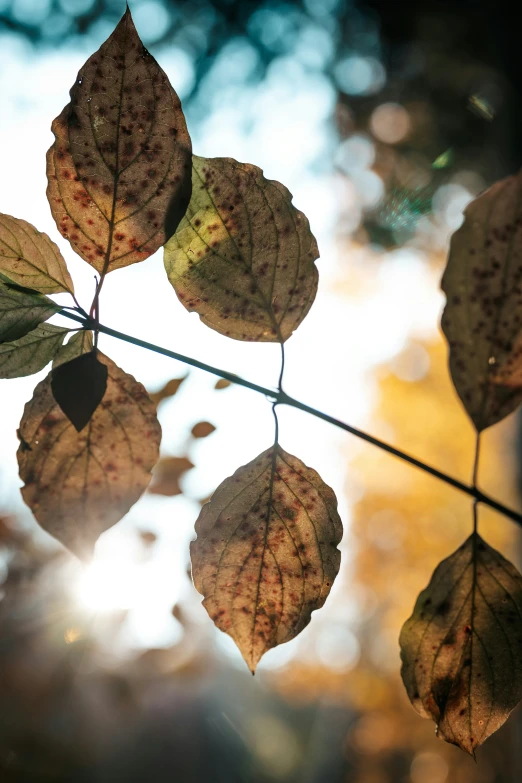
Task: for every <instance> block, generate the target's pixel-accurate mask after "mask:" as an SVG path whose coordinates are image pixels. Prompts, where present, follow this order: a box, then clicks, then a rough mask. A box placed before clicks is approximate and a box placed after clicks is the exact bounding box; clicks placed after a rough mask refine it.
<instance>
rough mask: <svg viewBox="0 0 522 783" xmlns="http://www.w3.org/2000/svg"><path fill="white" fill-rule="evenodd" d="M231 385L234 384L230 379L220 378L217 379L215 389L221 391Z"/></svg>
mask: <svg viewBox="0 0 522 783" xmlns="http://www.w3.org/2000/svg"><path fill="white" fill-rule="evenodd" d="M229 386H232V384H231V383H230V381H227V380H225V378H220V379H219V381H216V385H215V386H214V389H217V390H218V391H219V390H220V389H228V387H229Z"/></svg>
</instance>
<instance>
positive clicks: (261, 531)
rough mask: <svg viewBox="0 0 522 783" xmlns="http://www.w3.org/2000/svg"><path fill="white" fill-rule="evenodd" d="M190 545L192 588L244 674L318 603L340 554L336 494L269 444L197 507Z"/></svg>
mask: <svg viewBox="0 0 522 783" xmlns="http://www.w3.org/2000/svg"><path fill="white" fill-rule="evenodd" d="M196 533H197V539H196V540H195V541H193V542H192V543H191V545H190V552H191V559H192V575H193V579H194V584H195V586H196V588H197V590H199V592H200V593H201V594H202V595H203V596H204V601H203V605H204V606H205V608H206V610H207V612H208V614H209V616H210V617H211V619H212V620H213V621H214V623H215V624H216V626H217V627H218V628H219V629H220V630H222V631H225V632H226V633H228V634H229V635H230V636H231V637H232V638H233V639H234V641H235V642H236V644H237V646H238V647H239V649H240V651H241V654H242V655H243V658H244V659H245V661H246V663H247V665H248V667H249V669H250V670H251V671H252V673H253V672H254V671H255V669H256V666H257V664H258V662H259V660H260V658H261V656H262V655H264V653H265V652H267V650H270V649H271V648H272V647H276V646H277V645H278V644H282V643H283V642H287V641H289V640H290V639H293V638H294V637H295V636H297V634H298V633H300V632H301V631H302V630H303V628H304V627H305V626H306V625H308V623H309V622H310V619H311V613H312V612H313V611H314V609H319V608H320V607H321V606H322V605H323V604H324V602H325V600H326V598H327V596H328V594H329V592H330V588H331V586H332V584H333V581H334V579H335V577H336V576H337V572H338V571H339V564H340V559H341V554H340V552H339V550H338V549H337V544H338V543H339V541H340V540H341V536H342V523H341V520H340V518H339V514H338V513H337V500H336V497H335V494H334V492H333V490H332V489H330V487H328V486H327V485H326V484H325V483H324V481H323V480H322V479H321V477H320V476H319V474H318V473H316V471H315V470H312V469H311V468H308V467H307V466H306V465H304V463H303V462H301V460H299V459H297V457H293V456H292V455H290V454H287V453H286V452H285V451H283V449H282V448H281V447H280V446H278V447H277V450H276V453H275V454H274V451H273V449H272V448H270V449H268V450H267V451H265V452H263V453H262V454H260V455H259V457H257V458H256V459H255V460H253V461H252V462H249V463H248V465H244V466H243V467H241V468H239V469H238V470H237V471H236V472H235V473H234V475H233V476H231V477H230V478H227V479H225V481H223V483H222V484H220V486H219V487H218V488H217V489H216V491H215V492H214V494H213V495H212V499H211V500H210V503H207V505H206V506H204V507H203V508H202V509H201V512H200V515H199V518H198V521H197V522H196Z"/></svg>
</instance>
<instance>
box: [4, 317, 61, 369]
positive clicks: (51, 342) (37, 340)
mask: <svg viewBox="0 0 522 783" xmlns="http://www.w3.org/2000/svg"><path fill="white" fill-rule="evenodd" d="M66 334H67V329H63V328H62V327H61V326H53V324H40V325H39V326H37V327H36V329H33V331H32V332H29V334H26V335H25V336H24V337H20V338H19V339H18V340H13V342H10V343H0V378H21V377H22V376H24V375H32V374H33V373H35V372H39V371H40V370H42V369H43V368H44V367H45V365H46V364H48V363H49V362H50V361H51V360H52V359H53V357H54V356H56V354H57V353H58V351H59V350H60V347H61V345H62V343H63V341H64V338H65V336H66Z"/></svg>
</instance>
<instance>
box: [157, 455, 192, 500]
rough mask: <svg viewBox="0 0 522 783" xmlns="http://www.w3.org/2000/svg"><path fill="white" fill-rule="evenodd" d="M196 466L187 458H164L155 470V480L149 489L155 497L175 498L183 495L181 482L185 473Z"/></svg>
mask: <svg viewBox="0 0 522 783" xmlns="http://www.w3.org/2000/svg"><path fill="white" fill-rule="evenodd" d="M193 467H194V465H193V464H192V462H191V461H190V460H189V459H188V458H187V457H162V459H160V461H159V462H158V464H157V465H156V468H155V470H154V478H153V481H152V484H151V486H150V488H149V492H151V493H152V494H153V495H165V496H166V497H174V496H175V495H181V494H182V492H181V487H180V485H179V480H180V478H181V476H182V475H183V473H186V472H187V470H190V469H191V468H193Z"/></svg>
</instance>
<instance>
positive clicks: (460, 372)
mask: <svg viewBox="0 0 522 783" xmlns="http://www.w3.org/2000/svg"><path fill="white" fill-rule="evenodd" d="M521 199H522V174H518V175H517V176H516V177H508V178H507V179H504V180H502V181H501V182H497V183H496V184H495V185H493V187H491V188H489V190H487V191H486V192H485V193H483V194H482V195H480V196H479V197H478V198H477V199H475V201H473V202H472V203H471V204H470V205H469V207H468V208H467V209H466V212H465V220H464V223H463V224H462V226H461V228H459V230H458V231H457V232H456V233H455V234H454V235H453V238H452V240H451V247H450V254H449V259H448V265H447V268H446V271H445V272H444V276H443V278H442V289H443V291H444V292H445V294H446V297H447V303H446V307H445V309H444V313H443V316H442V329H443V331H444V334H445V335H446V338H447V340H448V343H449V347H450V370H451V376H452V379H453V383H454V384H455V388H456V390H457V392H458V394H459V397H460V398H461V400H462V402H463V404H464V407H465V408H466V411H467V412H468V414H469V415H470V417H471V419H472V421H473V423H474V425H475V427H476V429H477V430H478V431H479V432H480V431H481V430H483V429H485V428H486V427H489V426H491V425H492V424H495V423H496V422H498V421H500V420H501V419H503V418H504V417H505V416H507V415H508V414H509V413H511V411H513V410H514V409H515V408H516V407H517V406H518V405H519V403H520V401H521V400H522V314H521V313H520V306H521V303H522V213H521V210H520V204H521Z"/></svg>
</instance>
